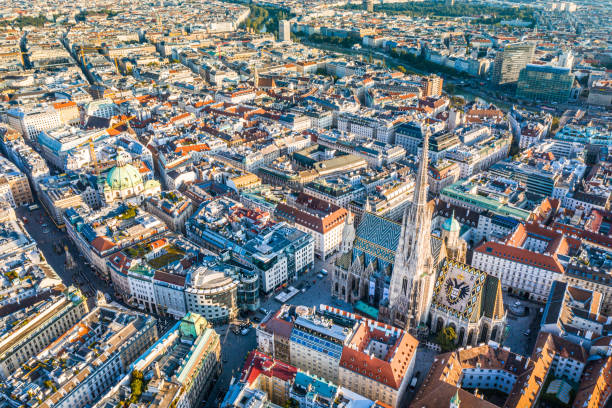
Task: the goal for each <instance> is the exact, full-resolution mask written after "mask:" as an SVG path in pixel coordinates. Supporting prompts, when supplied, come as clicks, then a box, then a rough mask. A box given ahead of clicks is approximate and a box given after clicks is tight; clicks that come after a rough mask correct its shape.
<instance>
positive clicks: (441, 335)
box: [436, 326, 457, 351]
mask: <svg viewBox="0 0 612 408" xmlns="http://www.w3.org/2000/svg"><path fill="white" fill-rule="evenodd" d="M456 339H457V333H456V332H455V329H454V328H452V327H451V326H447V327H445V328H443V329H442V330H440V331H439V332H438V335H437V336H436V343H438V344H439V345H440V347H441V348H442V351H451V350H453V349H454V348H455V340H456Z"/></svg>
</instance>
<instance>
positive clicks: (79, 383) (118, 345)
mask: <svg viewBox="0 0 612 408" xmlns="http://www.w3.org/2000/svg"><path fill="white" fill-rule="evenodd" d="M156 323H157V322H156V320H155V319H154V318H153V317H151V316H146V315H143V314H140V313H137V312H133V311H130V310H128V309H123V308H120V307H114V306H106V305H104V306H98V307H96V308H95V309H94V310H92V311H91V312H90V313H88V314H87V315H86V316H84V317H83V318H82V319H80V320H77V322H76V324H74V325H72V326H71V327H69V328H68V329H67V330H65V331H64V332H62V333H61V337H59V338H58V339H57V340H56V341H54V342H53V343H51V344H50V345H49V346H48V347H47V348H45V349H44V350H42V351H41V352H40V353H32V354H30V355H29V356H28V360H27V363H26V364H24V365H23V366H20V367H17V368H16V369H15V370H14V371H13V372H12V375H11V376H10V377H9V378H7V380H6V384H7V386H6V388H5V390H4V394H3V398H4V399H5V400H8V401H11V403H12V404H18V405H20V404H26V405H29V406H32V407H41V408H42V407H49V406H54V407H61V408H77V407H85V406H90V405H91V404H93V403H94V402H95V401H97V399H98V398H99V397H100V396H101V395H102V394H103V393H104V392H105V391H106V390H107V389H108V388H110V387H111V386H112V385H113V384H114V381H115V379H116V378H117V377H118V376H120V377H123V376H124V375H125V374H127V372H128V370H129V369H130V368H131V364H132V363H133V362H134V361H135V360H136V359H137V358H138V357H139V356H140V355H141V353H143V352H144V351H145V350H147V349H148V348H149V347H150V346H151V345H152V344H153V343H154V342H155V340H156V339H157V324H156Z"/></svg>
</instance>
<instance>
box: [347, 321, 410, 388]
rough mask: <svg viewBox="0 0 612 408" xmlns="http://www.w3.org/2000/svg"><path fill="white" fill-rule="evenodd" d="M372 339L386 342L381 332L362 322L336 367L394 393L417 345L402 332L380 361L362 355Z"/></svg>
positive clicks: (364, 354) (387, 339)
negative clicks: (366, 378) (378, 383)
mask: <svg viewBox="0 0 612 408" xmlns="http://www.w3.org/2000/svg"><path fill="white" fill-rule="evenodd" d="M373 339H383V341H389V340H390V339H389V337H388V336H387V335H386V334H385V332H384V331H382V330H378V329H376V328H374V327H372V326H370V325H369V324H368V323H367V322H366V321H362V322H361V323H360V325H359V327H358V328H357V330H356V331H355V333H354V334H353V336H352V338H351V339H350V340H349V342H348V344H347V345H346V346H345V347H344V348H343V350H342V356H341V357H340V367H343V368H345V369H347V370H350V371H353V372H355V373H358V374H361V375H363V376H366V377H369V378H370V379H372V380H374V381H377V382H380V383H382V384H385V385H387V386H389V387H391V388H394V389H396V390H397V389H399V387H400V385H401V383H402V380H403V379H404V376H405V375H406V372H407V370H408V367H409V366H410V362H411V361H412V359H413V358H414V355H415V353H416V349H417V347H418V344H419V342H418V340H417V339H415V338H414V337H412V336H411V335H410V334H408V333H406V332H404V331H402V332H401V334H400V337H399V338H398V339H397V340H396V341H395V343H394V344H393V345H391V347H390V348H389V350H388V352H387V355H386V356H385V357H384V359H381V358H378V357H376V356H374V355H368V354H367V353H366V352H365V350H366V347H367V345H368V344H369V343H370V341H371V340H373Z"/></svg>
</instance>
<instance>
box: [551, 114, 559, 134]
mask: <svg viewBox="0 0 612 408" xmlns="http://www.w3.org/2000/svg"><path fill="white" fill-rule="evenodd" d="M557 129H559V117H558V116H555V117H553V120H552V123H551V125H550V131H551V132H556V131H557Z"/></svg>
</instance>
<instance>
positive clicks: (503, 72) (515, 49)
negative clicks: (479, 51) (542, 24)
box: [491, 42, 535, 86]
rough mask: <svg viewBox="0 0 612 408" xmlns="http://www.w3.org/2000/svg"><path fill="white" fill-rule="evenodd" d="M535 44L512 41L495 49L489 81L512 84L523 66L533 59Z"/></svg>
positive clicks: (499, 84) (498, 84)
mask: <svg viewBox="0 0 612 408" xmlns="http://www.w3.org/2000/svg"><path fill="white" fill-rule="evenodd" d="M534 53H535V44H533V43H530V42H520V43H513V44H508V45H506V46H504V47H503V48H502V49H500V50H498V51H497V54H496V55H495V63H494V65H493V73H492V75H491V82H492V83H493V85H496V86H503V85H509V84H514V83H516V81H517V80H518V79H519V74H520V72H521V70H522V69H523V68H525V66H526V65H527V64H529V63H531V61H532V60H533V55H534Z"/></svg>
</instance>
